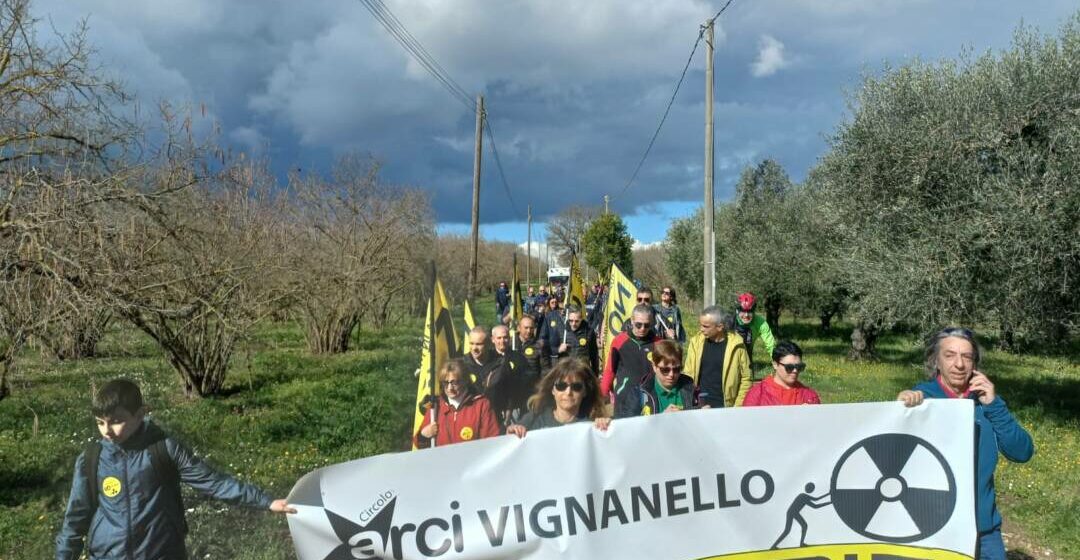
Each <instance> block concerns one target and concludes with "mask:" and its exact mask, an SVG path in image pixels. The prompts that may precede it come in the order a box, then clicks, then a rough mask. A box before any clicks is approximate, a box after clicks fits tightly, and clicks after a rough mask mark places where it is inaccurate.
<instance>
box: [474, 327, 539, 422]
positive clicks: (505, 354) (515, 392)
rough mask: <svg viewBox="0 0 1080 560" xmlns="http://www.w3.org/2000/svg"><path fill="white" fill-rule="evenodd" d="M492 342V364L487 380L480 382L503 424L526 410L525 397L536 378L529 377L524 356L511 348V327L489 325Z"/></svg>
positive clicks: (527, 395) (526, 397)
mask: <svg viewBox="0 0 1080 560" xmlns="http://www.w3.org/2000/svg"><path fill="white" fill-rule="evenodd" d="M491 344H492V346H493V348H494V351H495V352H494V354H493V355H492V362H493V363H494V364H495V367H494V369H493V370H492V372H491V375H489V376H488V378H487V384H486V385H483V386H482V387H483V389H484V396H485V397H487V399H488V400H489V401H491V409H492V410H494V411H495V415H496V416H498V417H499V419H500V421H502V423H503V426H506V425H508V424H509V422H510V421H511V420H513V419H515V418H516V417H517V415H519V414H520V413H522V412H524V410H525V401H526V400H527V399H528V397H529V395H530V394H532V391H531V390H529V388H531V387H533V386H535V385H536V382H537V381H539V378H532V376H531V375H530V373H529V366H528V364H527V363H526V361H525V356H524V355H523V354H522V353H521V352H518V351H516V350H512V349H511V348H510V329H508V328H506V326H505V325H497V326H494V327H492V328H491Z"/></svg>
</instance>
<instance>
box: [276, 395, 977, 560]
mask: <svg viewBox="0 0 1080 560" xmlns="http://www.w3.org/2000/svg"><path fill="white" fill-rule="evenodd" d="M973 414H974V413H973V410H972V405H971V401H969V400H967V399H951V400H945V399H941V400H936V399H931V400H928V401H927V402H926V403H924V404H923V405H921V406H918V407H915V408H905V407H904V406H903V405H902V404H901V403H898V402H891V403H863V404H838V405H822V406H799V407H794V406H792V407H760V408H738V409H718V410H696V411H687V412H677V413H671V414H661V415H656V416H649V417H643V418H634V419H625V420H616V421H614V422H612V424H611V428H610V429H609V430H608V431H607V432H606V433H604V432H600V431H598V430H596V429H595V428H594V427H593V426H592V425H590V424H586V423H582V424H575V425H572V426H566V427H562V428H553V429H547V430H538V431H535V432H530V433H529V434H527V435H526V436H525V438H524V439H518V438H517V437H514V436H501V437H498V438H491V439H486V440H479V441H473V442H468V443H462V444H456V445H448V446H444V447H437V448H434V449H428V450H423V451H415V452H408V453H396V454H387V455H381V456H378V457H370V458H367V459H361V460H358V461H352V462H349V463H342V464H338V465H333V466H330V467H326V468H323V469H319V470H317V471H315V472H312V473H310V474H308V475H306V476H304V477H303V478H302V479H300V481H299V482H297V483H296V486H295V487H294V488H293V490H292V492H291V493H290V494H289V502H290V503H291V504H293V505H295V506H296V507H297V509H298V510H299V513H297V514H296V515H290V516H289V528H290V530H291V531H292V535H293V539H294V541H295V544H296V550H297V554H298V556H299V557H300V559H301V560H338V559H349V558H396V559H406V558H408V559H416V558H435V557H440V558H570V559H574V558H590V559H597V558H649V559H671V560H679V559H702V558H713V557H718V556H725V557H727V558H739V559H741V558H754V559H757V558H761V559H766V558H768V559H781V558H783V559H794V558H807V559H808V558H829V559H832V558H836V559H838V560H856V559H858V560H870V559H872V558H878V559H881V558H892V559H897V558H926V559H961V558H971V557H973V556H974V548H975V541H976V529H975V503H974V500H975V498H974V489H975V481H974V473H973V467H974V456H975V451H974V447H973V446H974V439H975V436H974V421H973ZM800 545H802V547H801V548H800Z"/></svg>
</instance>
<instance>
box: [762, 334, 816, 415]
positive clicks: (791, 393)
mask: <svg viewBox="0 0 1080 560" xmlns="http://www.w3.org/2000/svg"><path fill="white" fill-rule="evenodd" d="M772 366H773V374H772V375H770V376H768V377H766V378H765V379H764V380H762V381H759V382H757V383H755V384H754V386H753V387H751V388H750V392H749V393H747V394H746V399H745V400H744V401H743V406H778V405H792V404H821V398H820V397H818V394H817V392H816V391H814V390H813V389H811V388H809V387H807V386H806V385H803V384H802V383H800V382H799V374H800V373H802V372H803V370H805V369H806V363H805V362H803V359H802V348H799V345H798V344H795V343H794V342H791V341H788V340H785V341H782V342H779V343H777V344H776V348H774V349H773V353H772Z"/></svg>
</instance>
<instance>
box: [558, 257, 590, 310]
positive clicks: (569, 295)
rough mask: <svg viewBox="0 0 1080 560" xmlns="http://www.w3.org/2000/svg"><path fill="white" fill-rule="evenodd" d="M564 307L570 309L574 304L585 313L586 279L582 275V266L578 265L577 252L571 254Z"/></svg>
mask: <svg viewBox="0 0 1080 560" xmlns="http://www.w3.org/2000/svg"><path fill="white" fill-rule="evenodd" d="M562 303H563V309H570V306H571V305H573V306H574V307H577V308H578V310H580V311H581V312H582V313H585V280H584V279H583V278H582V277H581V267H580V266H578V258H577V254H575V253H571V254H570V280H569V285H567V286H566V295H565V296H564V297H563V302H562Z"/></svg>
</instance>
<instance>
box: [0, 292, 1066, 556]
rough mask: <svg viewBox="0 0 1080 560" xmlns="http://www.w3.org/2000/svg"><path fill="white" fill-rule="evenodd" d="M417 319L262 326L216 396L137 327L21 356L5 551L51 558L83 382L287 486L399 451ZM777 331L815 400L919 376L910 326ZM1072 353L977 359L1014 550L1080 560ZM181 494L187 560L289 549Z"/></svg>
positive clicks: (251, 518) (851, 395) (275, 536)
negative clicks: (877, 340)
mask: <svg viewBox="0 0 1080 560" xmlns="http://www.w3.org/2000/svg"><path fill="white" fill-rule="evenodd" d="M492 307H493V306H492V305H491V303H490V302H482V303H481V304H479V305H477V309H476V312H477V315H478V320H479V321H481V322H487V321H490V319H491V317H492V315H493V313H492V309H491V308H492ZM420 327H421V325H420V324H419V322H411V323H409V324H407V325H403V326H401V327H396V328H393V329H390V330H388V331H386V332H382V333H373V332H366V331H365V332H362V333H361V334H360V336H359V343H358V344H357V345H356V346H355V347H354V349H353V350H352V351H350V352H349V353H348V354H345V355H342V356H333V357H320V358H314V357H311V356H309V355H307V353H306V350H305V348H304V343H303V338H302V334H301V331H300V330H299V329H298V328H297V327H296V326H295V325H268V326H266V327H265V328H263V329H261V330H260V331H259V332H258V333H257V335H256V336H255V337H254V338H253V340H251V341H250V342H249V343H248V344H246V345H245V346H244V348H243V349H242V350H241V351H240V352H239V353H238V354H237V355H236V356H235V358H234V364H233V370H232V372H231V373H230V378H229V382H228V384H227V387H226V394H225V395H223V396H220V397H217V398H212V399H201V400H187V399H184V398H183V397H182V396H181V394H182V393H181V389H180V383H179V377H178V376H177V375H176V374H175V373H174V372H173V371H172V370H171V369H170V368H169V366H168V364H167V363H166V362H165V361H164V359H162V357H161V356H160V354H159V353H158V351H157V350H156V348H155V346H154V345H153V344H152V343H151V342H150V341H149V340H148V339H146V338H145V337H143V336H142V335H139V334H138V333H135V332H133V331H129V330H117V331H115V332H112V333H110V336H109V337H108V339H107V340H106V341H105V342H104V343H103V345H102V346H101V354H102V357H99V358H96V359H92V360H82V361H77V362H65V363H55V362H49V361H43V360H42V359H40V358H39V357H38V356H37V355H36V354H32V355H27V356H26V359H25V360H24V369H23V373H22V374H21V375H20V376H19V378H18V379H17V381H16V386H15V393H14V395H12V396H11V397H9V398H7V399H5V400H4V401H0V560H13V559H16V558H44V557H48V556H50V555H51V554H52V550H53V545H52V541H53V538H54V536H55V534H56V531H57V528H58V527H59V523H60V520H61V517H62V516H63V512H64V505H65V500H66V497H67V492H68V490H69V488H70V483H71V467H72V464H73V462H74V459H75V456H76V455H77V454H78V453H79V452H80V450H81V449H82V448H83V446H85V444H86V443H87V442H89V441H90V440H91V438H92V437H94V434H95V433H96V430H95V429H94V427H93V421H92V418H91V417H90V414H89V394H90V387H91V384H93V383H97V384H100V383H102V382H104V381H105V380H107V379H110V378H112V377H116V376H127V377H131V378H134V379H136V380H138V381H139V382H140V383H141V384H142V387H143V389H144V392H145V393H146V397H147V400H148V402H149V403H150V404H151V406H152V408H153V413H152V417H153V418H154V419H155V420H156V421H158V422H159V423H161V424H163V425H165V426H166V427H167V428H168V430H169V431H171V432H172V433H174V434H176V435H178V436H179V437H180V438H181V439H182V440H184V441H185V442H186V443H187V444H188V445H189V446H191V447H193V448H194V449H195V450H196V451H197V452H199V453H200V454H201V455H202V456H204V457H206V458H208V460H209V461H210V462H211V463H212V464H215V465H217V466H218V467H220V468H222V469H224V470H226V471H228V472H231V473H233V474H235V475H237V476H239V477H241V478H243V479H246V480H251V481H254V482H256V483H258V484H260V485H263V486H264V487H266V488H268V489H269V490H270V492H271V493H272V494H274V495H275V496H276V497H278V496H280V497H283V496H285V495H286V494H287V492H288V491H289V488H290V487H291V485H292V483H293V482H294V481H295V480H296V479H297V478H299V477H300V476H301V475H303V474H304V473H306V472H308V471H310V470H312V469H314V468H316V467H319V466H322V465H326V464H331V463H336V462H341V461H345V460H349V459H355V458H358V457H364V456H369V455H375V454H380V453H386V452H391V451H398V450H402V449H405V448H406V447H407V445H408V431H409V424H410V422H411V419H412V416H411V408H412V400H413V398H414V395H415V393H414V391H415V380H414V377H413V371H414V369H415V368H416V366H417V361H418V348H419V346H420ZM784 329H785V330H784V333H783V334H784V335H785V336H787V337H791V338H793V339H795V340H797V341H799V342H800V343H801V344H802V345H803V347H804V348H805V349H806V351H807V356H806V361H807V363H808V364H809V369H808V370H807V372H806V373H805V374H804V380H805V381H806V382H807V383H808V384H810V385H811V386H813V387H815V388H816V389H818V391H819V392H820V393H821V396H822V398H823V399H824V400H825V401H826V402H831V403H838V402H851V401H872V400H890V399H892V398H894V397H895V395H896V393H897V392H898V391H899V390H901V389H903V388H907V387H910V386H911V385H912V384H913V383H914V382H915V381H916V380H917V379H918V378H919V376H920V366H919V362H920V361H921V355H920V347H919V343H918V341H917V340H915V339H914V338H912V337H910V336H903V335H896V336H888V337H885V338H884V340H883V341H882V342H881V346H880V350H881V353H882V358H883V359H882V361H881V362H879V363H876V364H854V363H849V362H847V361H845V360H844V358H843V356H844V354H845V352H846V343H845V339H844V338H843V337H844V336H845V335H846V334H848V332H849V331H846V330H844V329H843V328H840V329H837V331H836V333H834V334H832V335H830V336H829V337H822V336H820V335H819V334H818V333H817V332H816V331H815V330H814V328H813V327H812V325H810V324H803V323H795V324H790V325H785V327H784ZM1070 355H1071V356H1075V355H1076V354H1075V353H1068V352H1064V353H1062V355H1061V356H1057V357H1055V356H1013V355H1007V354H1002V353H996V352H990V353H989V356H988V358H987V360H986V364H985V367H984V370H985V371H986V372H987V373H988V374H989V375H990V376H991V378H992V379H993V380H994V381H995V382H996V384H997V386H998V388H999V391H1000V393H1001V395H1002V396H1003V397H1004V398H1005V399H1006V400H1007V401H1008V403H1009V406H1010V408H1011V409H1012V410H1013V411H1014V413H1016V415H1017V416H1018V417H1019V419H1020V421H1021V422H1022V423H1023V424H1024V425H1025V426H1026V427H1027V428H1028V429H1029V430H1030V431H1031V433H1032V435H1033V436H1034V438H1035V442H1036V448H1037V452H1036V455H1035V458H1034V459H1033V460H1032V461H1031V462H1030V463H1027V464H1025V465H1012V464H1003V465H1002V467H1001V468H1000V469H999V470H998V478H997V482H998V488H999V502H1000V505H1001V506H1002V509H1003V511H1004V515H1005V519H1006V527H1005V532H1006V533H1007V535H1008V536H1009V540H1010V548H1011V549H1014V552H1013V554H1012V555H1013V556H1014V557H1017V558H1024V557H1027V556H1032V557H1037V558H1080V365H1078V364H1077V363H1076V361H1075V358H1072V359H1071V360H1070V358H1069V356H1070ZM762 365H763V364H759V367H761V366H762ZM35 413H36V414H37V416H38V418H39V426H38V433H37V434H36V435H35V434H34V431H33V430H34V420H33V419H34V414H35ZM187 498H188V499H187V502H186V504H187V507H188V509H189V514H188V522H189V525H190V527H191V533H190V535H189V538H188V543H189V553H190V556H191V558H199V559H211V558H217V559H234V558H235V559H248V560H254V559H279V558H294V554H293V551H292V546H291V543H290V542H289V537H288V530H287V527H286V524H285V522H284V520H283V519H282V518H280V517H278V516H273V515H270V514H267V513H264V512H253V511H247V510H242V509H239V508H228V507H225V506H222V505H220V504H218V503H215V502H212V501H207V500H203V499H200V498H197V497H196V496H194V495H189V496H188V497H187Z"/></svg>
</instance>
